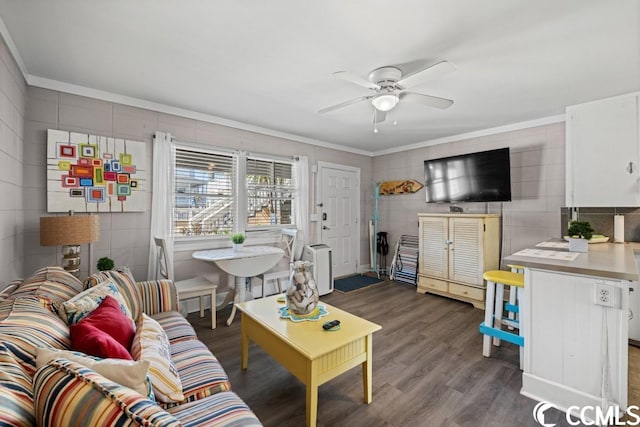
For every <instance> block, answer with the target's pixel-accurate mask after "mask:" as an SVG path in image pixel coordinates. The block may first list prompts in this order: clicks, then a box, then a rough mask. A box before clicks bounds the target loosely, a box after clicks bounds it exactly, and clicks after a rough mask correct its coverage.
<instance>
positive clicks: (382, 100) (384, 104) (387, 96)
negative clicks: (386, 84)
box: [371, 93, 400, 111]
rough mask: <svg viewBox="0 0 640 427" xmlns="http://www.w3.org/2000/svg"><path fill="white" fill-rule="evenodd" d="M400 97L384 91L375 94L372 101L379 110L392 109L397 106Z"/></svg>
mask: <svg viewBox="0 0 640 427" xmlns="http://www.w3.org/2000/svg"><path fill="white" fill-rule="evenodd" d="M399 100H400V98H398V95H396V94H395V93H384V94H380V95H377V96H375V97H374V98H373V99H372V100H371V103H372V104H373V106H374V107H376V109H377V110H379V111H390V110H392V109H393V107H395V106H396V104H397V103H398V101H399Z"/></svg>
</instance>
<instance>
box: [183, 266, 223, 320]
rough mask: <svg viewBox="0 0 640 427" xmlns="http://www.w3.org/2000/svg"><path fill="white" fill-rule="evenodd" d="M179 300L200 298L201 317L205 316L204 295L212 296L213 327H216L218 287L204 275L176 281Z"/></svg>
mask: <svg viewBox="0 0 640 427" xmlns="http://www.w3.org/2000/svg"><path fill="white" fill-rule="evenodd" d="M175 286H176V291H177V292H178V300H186V299H191V298H200V317H204V297H206V296H211V329H215V328H216V288H217V287H218V285H216V284H214V283H211V282H210V281H208V280H207V279H206V278H204V277H196V278H194V279H188V280H180V281H177V282H175Z"/></svg>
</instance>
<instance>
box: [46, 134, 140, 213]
mask: <svg viewBox="0 0 640 427" xmlns="http://www.w3.org/2000/svg"><path fill="white" fill-rule="evenodd" d="M145 149H146V147H145V143H144V142H140V141H130V140H127V139H120V138H110V137H106V136H96V135H88V134H86V133H76V132H66V131H61V130H55V129H49V130H48V138H47V211H48V212H68V211H69V210H73V211H75V212H134V211H144V210H145V209H146V208H147V195H146V191H145V185H146V176H147V168H146V151H145Z"/></svg>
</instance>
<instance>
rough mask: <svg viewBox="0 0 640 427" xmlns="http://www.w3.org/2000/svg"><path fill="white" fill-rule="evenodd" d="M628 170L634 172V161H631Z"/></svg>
mask: <svg viewBox="0 0 640 427" xmlns="http://www.w3.org/2000/svg"><path fill="white" fill-rule="evenodd" d="M627 172H629V173H630V174H632V173H633V162H629V166H627Z"/></svg>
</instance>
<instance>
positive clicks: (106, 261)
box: [96, 256, 115, 271]
mask: <svg viewBox="0 0 640 427" xmlns="http://www.w3.org/2000/svg"><path fill="white" fill-rule="evenodd" d="M114 266H115V264H114V263H113V260H112V259H111V258H109V257H106V256H105V257H102V258H100V259H99V260H98V265H97V266H96V267H97V268H98V270H100V271H106V270H113V267H114Z"/></svg>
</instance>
